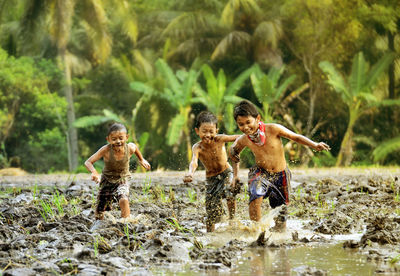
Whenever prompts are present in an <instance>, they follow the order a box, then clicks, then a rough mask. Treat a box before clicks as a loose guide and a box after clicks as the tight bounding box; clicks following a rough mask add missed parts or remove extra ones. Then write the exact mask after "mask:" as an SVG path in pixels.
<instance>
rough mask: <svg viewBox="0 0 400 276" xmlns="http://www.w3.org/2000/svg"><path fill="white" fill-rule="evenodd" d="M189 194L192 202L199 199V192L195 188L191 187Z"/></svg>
mask: <svg viewBox="0 0 400 276" xmlns="http://www.w3.org/2000/svg"><path fill="white" fill-rule="evenodd" d="M187 194H188V198H189V202H190V203H194V202H196V200H197V194H196V191H195V190H194V189H193V188H191V189H189V190H188V191H187Z"/></svg>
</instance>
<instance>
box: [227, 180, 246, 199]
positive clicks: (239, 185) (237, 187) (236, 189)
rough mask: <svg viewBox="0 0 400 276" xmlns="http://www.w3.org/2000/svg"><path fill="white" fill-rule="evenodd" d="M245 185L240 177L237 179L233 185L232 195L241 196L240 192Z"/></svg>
mask: <svg viewBox="0 0 400 276" xmlns="http://www.w3.org/2000/svg"><path fill="white" fill-rule="evenodd" d="M242 185H243V183H242V182H240V180H239V178H238V177H235V178H234V179H233V181H232V183H231V187H230V188H231V189H230V190H231V193H232V194H233V196H236V195H237V194H240V190H241V188H242Z"/></svg>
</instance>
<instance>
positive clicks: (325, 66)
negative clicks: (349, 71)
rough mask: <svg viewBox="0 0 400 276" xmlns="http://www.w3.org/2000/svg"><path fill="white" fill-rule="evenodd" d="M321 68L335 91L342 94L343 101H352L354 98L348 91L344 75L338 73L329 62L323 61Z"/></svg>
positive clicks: (320, 64)
mask: <svg viewBox="0 0 400 276" xmlns="http://www.w3.org/2000/svg"><path fill="white" fill-rule="evenodd" d="M319 67H320V68H321V69H322V71H324V73H325V74H327V75H328V83H329V84H330V85H332V87H333V89H335V90H336V91H337V92H339V93H342V98H343V100H344V101H345V102H346V101H351V100H352V96H351V95H350V92H349V91H348V89H347V86H346V83H345V81H344V79H343V77H342V75H341V74H340V73H339V72H338V71H336V69H335V67H333V65H332V64H331V63H330V62H329V61H322V62H320V63H319Z"/></svg>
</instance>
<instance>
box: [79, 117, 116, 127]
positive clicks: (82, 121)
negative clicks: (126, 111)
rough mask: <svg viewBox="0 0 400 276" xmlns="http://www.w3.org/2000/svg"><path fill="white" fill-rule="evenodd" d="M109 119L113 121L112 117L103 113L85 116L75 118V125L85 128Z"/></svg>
mask: <svg viewBox="0 0 400 276" xmlns="http://www.w3.org/2000/svg"><path fill="white" fill-rule="evenodd" d="M108 121H112V119H111V118H109V117H106V116H101V115H93V116H84V117H80V118H78V119H76V120H75V122H74V127H77V128H84V127H89V126H97V125H100V124H102V123H105V122H108Z"/></svg>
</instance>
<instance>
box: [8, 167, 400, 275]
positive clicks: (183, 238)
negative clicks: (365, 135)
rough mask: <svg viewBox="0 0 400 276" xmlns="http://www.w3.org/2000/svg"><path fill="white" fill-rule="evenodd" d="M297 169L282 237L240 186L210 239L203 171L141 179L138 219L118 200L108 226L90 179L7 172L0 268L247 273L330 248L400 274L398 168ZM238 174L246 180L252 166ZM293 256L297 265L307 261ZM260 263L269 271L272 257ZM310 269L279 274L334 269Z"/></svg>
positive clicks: (135, 204)
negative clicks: (253, 218) (232, 215)
mask: <svg viewBox="0 0 400 276" xmlns="http://www.w3.org/2000/svg"><path fill="white" fill-rule="evenodd" d="M292 173H293V178H292V191H291V196H290V199H291V203H290V205H289V206H288V214H289V216H288V224H287V225H288V226H287V230H286V231H285V232H284V233H274V232H270V231H269V229H268V228H269V227H270V226H272V224H273V223H272V224H271V222H272V221H273V216H274V215H277V214H278V213H279V212H278V211H277V209H275V210H270V209H269V208H268V203H267V201H265V202H264V204H263V220H262V222H261V223H260V224H252V223H251V222H250V221H249V220H248V195H247V194H246V189H245V187H243V188H242V191H241V193H240V194H239V195H238V196H237V212H236V219H235V220H233V221H229V220H228V219H227V211H225V213H226V215H225V216H224V220H223V221H222V222H221V223H219V224H217V225H216V232H215V233H212V234H210V233H206V231H205V218H206V213H205V204H204V196H205V195H204V193H205V174H204V172H203V171H198V172H196V173H195V175H194V181H193V183H189V184H184V183H183V181H182V179H183V175H184V172H151V173H137V174H134V175H133V178H132V180H131V182H130V183H131V189H130V192H131V194H130V207H131V217H130V218H128V219H126V220H123V219H121V218H120V210H119V206H118V204H116V203H115V204H114V205H113V209H112V210H111V211H109V212H107V213H106V216H105V220H103V221H96V220H95V219H94V212H93V210H94V205H95V201H96V195H97V191H98V190H97V185H96V184H95V183H93V182H91V181H90V177H89V175H87V174H79V175H41V176H35V175H26V176H0V183H1V186H0V272H1V273H2V275H54V274H72V275H74V274H79V275H101V274H102V275H120V274H123V273H125V274H126V275H152V274H157V273H160V272H164V273H168V272H170V273H174V272H179V271H183V272H186V273H187V275H190V274H193V273H194V274H196V273H197V274H202V275H204V274H210V275H212V274H213V273H217V272H218V271H219V272H221V271H222V272H223V273H225V274H230V273H236V274H237V273H239V274H241V273H243V269H249V271H250V270H251V271H253V269H254V266H253V267H250V268H247V267H245V266H242V267H241V263H243V262H244V263H248V262H249V260H250V261H252V260H253V261H254V260H258V259H257V258H258V257H255V256H260V255H262V256H263V255H264V254H266V253H265V252H267V251H266V250H268V252H275V253H274V254H278V255H279V256H280V255H281V254H283V257H282V256H280V257H279V259H282V258H283V259H285V256H287V255H288V254H292V255H293V254H295V253H294V252H296V251H298V250H300V249H302V248H306V247H312V246H316V247H318V248H326V249H327V250H325V251H329V250H330V249H329V248H333V247H334V249H335V251H334V252H335V253H333V254H334V255H335V254H336V255H337V254H342V253H343V254H350V253H349V252H356V253H358V254H362V255H363V256H365V258H366V259H367V261H368V262H373V263H374V266H373V268H372V269H374V271H373V272H374V273H377V274H378V273H383V274H386V273H388V275H396V274H398V273H400V271H399V263H400V246H399V245H400V180H399V177H400V169H397V168H395V169H333V170H328V169H320V170H318V169H304V170H301V169H292ZM240 176H241V177H240V178H241V180H242V181H243V182H245V183H246V181H247V170H242V171H241V172H240ZM225 209H226V206H225ZM263 230H264V232H263V235H260V233H262V231H263ZM343 237H346V238H343ZM328 249H329V250H328ZM289 250H290V251H289ZM288 252H289V253H288ZM337 252H342V253H337ZM302 255H304V254H302ZM346 256H347V255H346ZM296 258H297V259H296V260H298V261H299V262H300V260H301V257H296ZM315 258H317V257H315ZM346 258H348V257H346ZM357 258H358V257H357ZM243 260H245V261H243ZM260 263H261V264H260V266H261V267H268V264H266V263H265V259H264V261H262V260H261V261H260ZM307 263H309V261H307ZM307 263H304V264H302V265H300V264H299V265H296V266H293V265H292V266H286V267H285V265H283V267H281V268H280V269H281V270H280V271H278V272H279V273H283V275H290V273H292V275H329V269H321V268H318V267H316V266H313V265H308V264H307ZM334 265H335V264H332V266H334ZM265 271H266V270H264V273H265ZM272 272H273V271H272V270H271V273H272ZM1 273H0V274H1ZM261 273H263V271H261ZM285 273H286V274H285ZM260 275H262V274H260Z"/></svg>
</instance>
